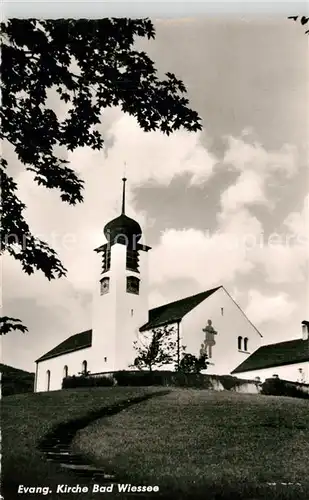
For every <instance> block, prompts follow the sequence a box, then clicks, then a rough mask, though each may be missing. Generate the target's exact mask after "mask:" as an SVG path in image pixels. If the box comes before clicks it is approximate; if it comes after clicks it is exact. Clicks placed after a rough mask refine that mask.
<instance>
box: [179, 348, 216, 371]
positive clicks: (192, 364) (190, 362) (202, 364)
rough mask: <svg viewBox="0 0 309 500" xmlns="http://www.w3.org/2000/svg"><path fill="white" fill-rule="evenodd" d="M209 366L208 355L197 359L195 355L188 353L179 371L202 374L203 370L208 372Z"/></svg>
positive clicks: (183, 358)
mask: <svg viewBox="0 0 309 500" xmlns="http://www.w3.org/2000/svg"><path fill="white" fill-rule="evenodd" d="M208 365H209V363H208V361H207V355H206V354H203V355H202V356H200V357H199V358H197V357H196V356H194V355H193V354H189V353H187V354H184V355H183V357H182V359H181V361H180V364H179V368H178V371H179V372H182V373H200V372H201V370H206V369H207V366H208Z"/></svg>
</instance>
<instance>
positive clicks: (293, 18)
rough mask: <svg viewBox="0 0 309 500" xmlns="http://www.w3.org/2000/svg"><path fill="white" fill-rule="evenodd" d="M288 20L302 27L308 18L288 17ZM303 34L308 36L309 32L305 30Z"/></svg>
mask: <svg viewBox="0 0 309 500" xmlns="http://www.w3.org/2000/svg"><path fill="white" fill-rule="evenodd" d="M288 19H292V20H293V21H295V22H300V24H301V25H302V26H304V25H305V24H307V22H308V21H309V17H306V16H289V17H288ZM305 34H306V35H308V34H309V30H306V31H305Z"/></svg>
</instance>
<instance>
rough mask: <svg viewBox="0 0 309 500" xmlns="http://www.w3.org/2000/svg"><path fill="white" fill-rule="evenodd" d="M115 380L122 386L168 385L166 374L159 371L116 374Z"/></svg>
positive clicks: (121, 372)
mask: <svg viewBox="0 0 309 500" xmlns="http://www.w3.org/2000/svg"><path fill="white" fill-rule="evenodd" d="M114 378H115V380H116V382H117V384H118V385H121V386H133V387H138V386H149V385H166V372H158V371H153V372H150V371H125V370H123V371H120V372H116V373H114Z"/></svg>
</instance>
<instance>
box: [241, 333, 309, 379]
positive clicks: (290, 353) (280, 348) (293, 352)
mask: <svg viewBox="0 0 309 500" xmlns="http://www.w3.org/2000/svg"><path fill="white" fill-rule="evenodd" d="M306 361H309V342H308V340H303V339H296V340H288V341H286V342H279V343H277V344H269V345H265V346H262V347H260V348H259V349H257V350H256V351H255V352H254V353H253V354H251V356H249V357H248V358H247V359H246V360H245V361H243V363H241V364H240V365H239V366H237V368H235V370H233V371H232V372H231V373H242V372H248V371H253V370H261V369H263V368H272V367H276V366H283V365H290V364H294V363H304V362H306Z"/></svg>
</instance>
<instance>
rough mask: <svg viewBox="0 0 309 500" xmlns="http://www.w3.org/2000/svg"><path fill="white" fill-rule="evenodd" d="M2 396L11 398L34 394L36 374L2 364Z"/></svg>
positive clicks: (0, 366) (0, 364)
mask: <svg viewBox="0 0 309 500" xmlns="http://www.w3.org/2000/svg"><path fill="white" fill-rule="evenodd" d="M0 373H1V394H2V396H10V395H12V394H21V393H24V392H33V389H34V373H30V372H27V371H24V370H19V369H18V368H13V367H12V366H8V365H4V364H2V363H0Z"/></svg>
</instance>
